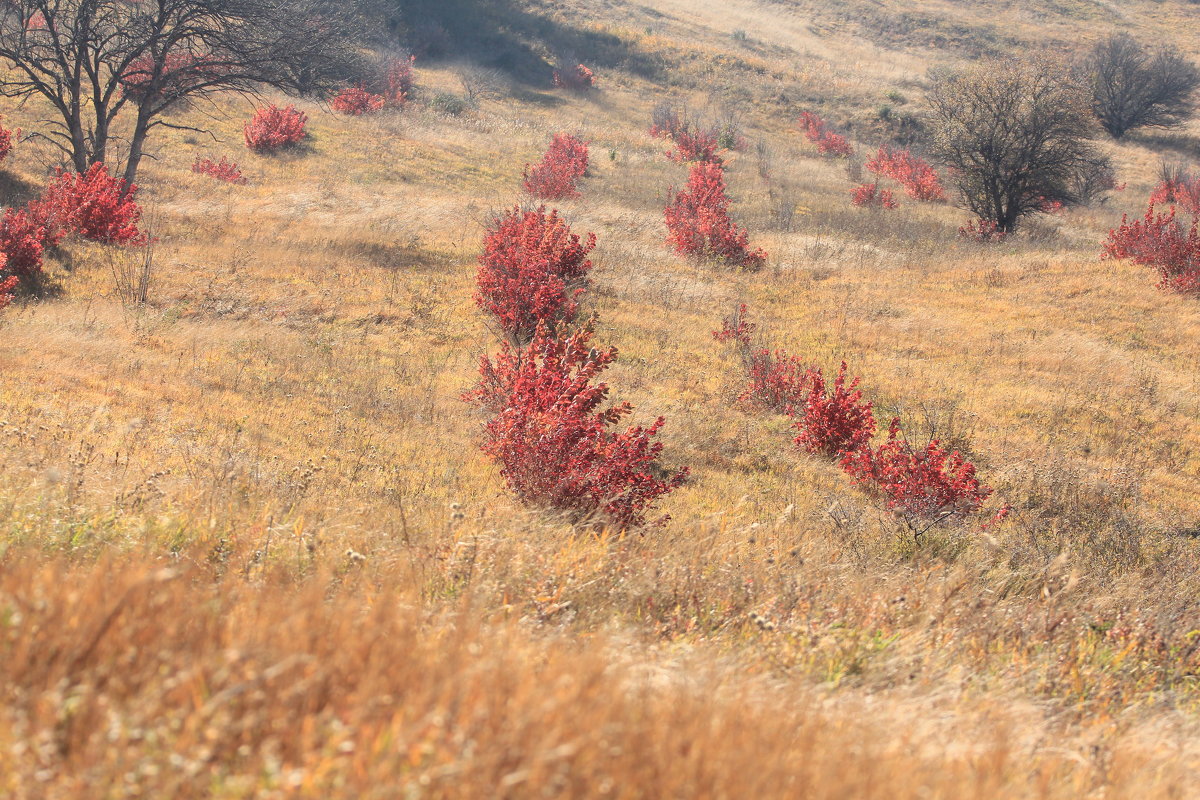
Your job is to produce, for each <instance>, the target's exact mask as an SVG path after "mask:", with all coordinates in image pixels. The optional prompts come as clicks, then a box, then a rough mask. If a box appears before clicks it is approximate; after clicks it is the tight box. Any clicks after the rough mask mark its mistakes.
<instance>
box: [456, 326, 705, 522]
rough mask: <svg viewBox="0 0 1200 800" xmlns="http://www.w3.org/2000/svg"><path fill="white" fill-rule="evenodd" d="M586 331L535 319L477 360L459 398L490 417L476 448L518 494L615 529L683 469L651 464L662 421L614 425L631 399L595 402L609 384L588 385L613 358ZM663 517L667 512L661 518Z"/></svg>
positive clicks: (671, 485) (673, 484)
mask: <svg viewBox="0 0 1200 800" xmlns="http://www.w3.org/2000/svg"><path fill="white" fill-rule="evenodd" d="M591 335H592V334H591V331H590V330H581V331H577V332H575V333H573V334H571V335H569V336H566V337H565V338H558V337H555V336H553V335H551V334H550V333H548V331H547V328H546V326H545V325H539V326H538V328H537V331H536V332H535V334H534V337H533V339H532V341H531V342H530V343H529V346H528V347H526V348H523V349H513V348H511V347H510V346H508V345H507V344H506V345H504V348H503V350H502V351H501V353H500V354H499V355H498V356H497V357H496V359H495V360H494V361H493V360H491V359H489V358H487V357H486V356H485V357H484V358H483V359H482V361H481V363H480V369H479V371H480V376H481V379H480V381H479V384H478V386H477V388H476V389H475V390H474V391H473V392H470V393H469V394H467V395H466V396H465V398H464V399H467V400H468V401H471V402H475V403H477V404H479V405H480V406H482V407H483V408H485V409H486V410H488V411H489V412H491V413H492V414H493V415H494V416H493V417H492V418H491V419H490V420H489V421H488V422H487V426H486V431H487V438H486V441H485V442H484V444H483V447H482V449H483V451H484V452H485V453H487V454H488V455H489V456H491V457H492V458H494V459H495V460H496V461H497V462H498V463H499V464H500V472H501V474H502V475H503V476H504V479H505V480H506V481H507V482H508V486H509V488H510V489H511V490H512V492H513V493H514V494H515V495H516V496H517V498H518V499H519V500H521V502H523V503H525V504H527V505H531V506H535V507H539V508H547V509H553V510H556V511H559V512H562V513H565V514H566V515H567V517H568V518H569V519H570V520H571V521H572V522H581V521H589V520H596V521H603V522H606V523H608V524H610V525H612V526H614V527H616V528H620V529H625V528H636V527H640V526H642V525H645V524H646V515H647V513H649V512H650V511H651V510H652V509H653V507H654V504H655V503H656V501H658V499H659V498H661V497H662V496H664V495H666V494H668V493H670V492H672V491H674V490H675V489H676V488H678V487H679V486H680V485H681V484H682V483H683V481H684V480H685V478H686V477H687V474H688V470H687V468H686V467H685V468H683V469H681V470H679V471H678V472H675V473H664V472H663V471H662V470H661V469H660V468H659V467H658V464H657V459H658V456H659V453H660V452H661V451H662V444H661V443H659V442H655V441H654V437H655V436H656V435H657V434H658V431H659V429H660V428H661V427H662V425H663V422H664V420H663V418H662V417H659V418H658V419H657V420H656V421H655V422H654V423H653V424H652V425H650V426H649V427H648V428H643V427H636V426H635V427H630V428H628V429H627V430H625V431H624V432H617V431H614V430H613V426H614V425H616V424H617V423H618V422H620V420H621V419H623V418H624V417H626V416H627V415H629V414H630V413H631V412H632V410H633V409H632V407H631V406H630V405H629V404H628V403H622V404H621V405H618V406H613V407H610V408H602V404H603V403H604V401H605V398H606V397H607V396H608V386H607V385H606V384H603V383H596V384H593V383H592V381H593V380H595V378H596V377H597V376H598V375H600V373H601V372H603V371H604V370H605V369H607V368H608V366H609V365H610V364H611V363H612V362H613V361H614V360H615V359H616V357H617V351H616V348H610V349H608V350H598V349H596V348H593V347H592V346H591V344H590V339H591ZM664 520H665V518H664Z"/></svg>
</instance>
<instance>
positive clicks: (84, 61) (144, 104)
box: [0, 0, 359, 183]
mask: <svg viewBox="0 0 1200 800" xmlns="http://www.w3.org/2000/svg"><path fill="white" fill-rule="evenodd" d="M358 24H359V17H358V14H357V12H356V10H355V3H353V2H341V1H340V0H4V2H3V3H0V61H3V62H7V63H6V64H5V65H4V66H6V67H7V68H6V69H4V70H3V71H0V94H2V95H4V96H7V97H15V98H19V99H21V100H22V101H25V100H28V99H30V98H34V97H40V98H43V99H44V100H46V101H47V102H49V104H50V105H51V106H52V107H53V109H54V112H55V113H54V116H53V117H52V118H51V119H48V120H46V124H47V130H46V131H45V133H44V134H43V135H45V136H46V138H48V139H49V140H50V141H52V142H53V143H54V144H55V145H56V146H58V148H59V149H61V150H62V151H63V153H65V154H66V156H67V157H68V158H69V159H70V161H71V163H72V164H73V165H74V168H75V169H76V170H77V171H79V172H83V171H85V170H86V169H87V168H88V167H89V166H91V165H92V164H95V163H98V162H104V161H109V160H110V159H111V157H112V155H113V153H112V149H113V148H112V146H113V143H114V141H118V140H120V141H121V142H122V143H123V144H124V146H125V148H127V150H126V157H125V167H124V177H125V179H126V181H127V182H129V183H133V181H134V178H135V177H136V175H137V170H138V165H139V164H140V163H141V159H142V156H143V155H144V153H145V144H146V139H147V137H148V136H149V134H150V133H151V132H152V131H153V130H154V129H155V128H157V127H176V128H179V127H186V126H182V125H179V124H177V123H175V122H171V121H169V120H168V119H167V118H166V117H165V116H164V115H165V114H166V113H167V112H168V111H170V110H171V109H172V108H174V107H176V106H178V105H179V104H180V103H182V102H183V101H185V100H188V99H195V98H201V97H204V96H207V95H210V94H212V93H215V92H221V91H229V90H233V91H240V92H250V93H252V92H255V91H256V90H258V89H260V88H261V87H263V86H272V87H276V88H278V89H282V90H285V91H292V92H295V93H308V92H318V91H322V90H325V89H327V88H330V87H331V86H332V84H333V82H334V81H336V80H337V79H339V78H343V77H345V76H346V75H347V74H348V72H347V70H348V69H349V68H350V64H352V63H353V60H354V58H355V56H354V49H353V48H354V44H355V42H354V32H355V31H356V30H357V29H358Z"/></svg>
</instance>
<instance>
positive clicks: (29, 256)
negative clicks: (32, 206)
mask: <svg viewBox="0 0 1200 800" xmlns="http://www.w3.org/2000/svg"><path fill="white" fill-rule="evenodd" d="M60 237H61V231H57V230H56V231H53V232H51V231H48V230H47V228H46V224H45V222H44V221H42V220H40V219H39V214H37V213H33V212H31V211H30V210H28V209H16V208H9V209H6V210H5V211H4V216H3V217H2V218H0V252H2V253H3V254H4V258H5V271H7V272H9V273H11V274H12V275H14V276H15V277H17V278H20V279H22V280H28V279H30V278H32V277H34V276H36V275H37V274H38V273H39V272H41V271H42V253H43V252H44V251H45V249H46V248H47V247H52V246H54V245H55V244H58V241H59V238H60Z"/></svg>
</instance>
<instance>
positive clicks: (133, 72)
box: [120, 52, 227, 100]
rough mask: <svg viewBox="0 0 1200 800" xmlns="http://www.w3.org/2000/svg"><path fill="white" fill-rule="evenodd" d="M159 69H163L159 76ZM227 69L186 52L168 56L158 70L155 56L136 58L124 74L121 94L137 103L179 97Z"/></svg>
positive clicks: (209, 59)
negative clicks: (143, 100)
mask: <svg viewBox="0 0 1200 800" xmlns="http://www.w3.org/2000/svg"><path fill="white" fill-rule="evenodd" d="M156 69H160V71H159V74H158V76H157V77H156V76H155V74H154V73H155V70H156ZM226 69H227V67H226V66H225V65H224V64H215V63H213V61H212V59H211V58H205V57H203V56H198V55H195V54H193V53H185V52H179V53H168V54H167V56H166V57H165V58H164V59H163V60H162V66H161V68H159V67H158V61H157V59H156V58H155V57H154V56H151V55H145V56H141V57H140V58H136V59H134V60H133V61H132V62H131V63H130V64H129V66H128V67H126V68H125V71H124V72H123V73H122V74H121V77H120V84H121V92H122V93H123V94H124V95H125V96H126V97H130V98H133V99H136V100H141V99H144V98H146V97H148V96H150V95H151V94H153V97H154V98H155V99H167V98H170V97H173V96H174V97H177V96H180V95H182V94H183V93H185V92H187V91H188V89H191V88H194V87H195V86H197V85H199V84H201V83H203V82H204V81H206V80H210V79H211V78H212V77H213V76H214V75H219V74H220V73H221V72H223V71H225V70H226ZM152 87H153V88H152Z"/></svg>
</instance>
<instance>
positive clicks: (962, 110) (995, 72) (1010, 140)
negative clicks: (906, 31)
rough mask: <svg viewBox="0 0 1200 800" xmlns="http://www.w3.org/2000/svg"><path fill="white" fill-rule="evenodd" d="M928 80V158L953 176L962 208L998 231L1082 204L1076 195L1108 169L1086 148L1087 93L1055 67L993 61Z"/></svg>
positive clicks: (1090, 123)
mask: <svg viewBox="0 0 1200 800" xmlns="http://www.w3.org/2000/svg"><path fill="white" fill-rule="evenodd" d="M932 77H933V85H932V88H931V89H930V92H929V98H928V99H929V105H930V109H931V111H932V117H933V120H932V123H933V124H932V129H933V147H932V153H933V155H934V156H935V157H936V158H937V159H938V160H940V161H942V162H943V163H945V164H946V165H947V166H949V167H951V168H952V169H953V170H954V182H955V184H956V185H957V187H958V190H959V192H960V194H961V195H962V199H963V202H964V203H965V204H966V206H967V207H968V208H969V209H970V210H971V211H972V212H974V213H975V214H976V215H977V216H978V217H979V218H980V219H984V220H988V221H990V222H992V223H995V224H996V226H997V227H998V228H999V229H1000V230H1002V231H1005V232H1011V231H1012V230H1014V229H1015V228H1016V226H1017V222H1018V221H1019V220H1020V219H1021V218H1022V217H1023V216H1026V215H1028V214H1031V213H1035V212H1038V211H1041V210H1043V209H1045V208H1047V207H1049V206H1050V205H1051V204H1055V203H1061V204H1063V205H1077V204H1079V203H1081V202H1083V201H1084V200H1085V198H1084V197H1083V196H1081V190H1080V187H1081V186H1084V185H1086V184H1088V183H1089V181H1088V180H1086V179H1087V178H1088V177H1089V175H1090V174H1091V173H1094V172H1096V171H1103V170H1105V169H1107V167H1108V161H1107V159H1106V158H1105V157H1104V156H1103V155H1102V154H1100V153H1098V152H1097V151H1096V150H1095V148H1094V147H1093V146H1092V144H1091V142H1090V141H1089V140H1090V139H1091V138H1092V137H1093V134H1094V132H1095V122H1094V120H1093V118H1092V114H1091V111H1090V109H1089V107H1088V97H1087V93H1086V92H1085V91H1084V90H1083V88H1082V87H1081V86H1080V85H1079V84H1077V83H1075V82H1073V81H1071V80H1069V78H1068V77H1067V76H1066V75H1065V74H1064V72H1063V71H1062V70H1060V69H1058V68H1057V67H1056V66H1055V65H1054V64H1052V63H1050V62H1041V61H1039V62H1033V63H1025V62H1021V61H1018V60H1015V59H1011V60H999V61H992V62H983V63H980V64H977V65H975V66H973V67H971V68H968V69H965V70H962V71H958V72H944V73H940V74H935V75H934V76H932Z"/></svg>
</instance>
